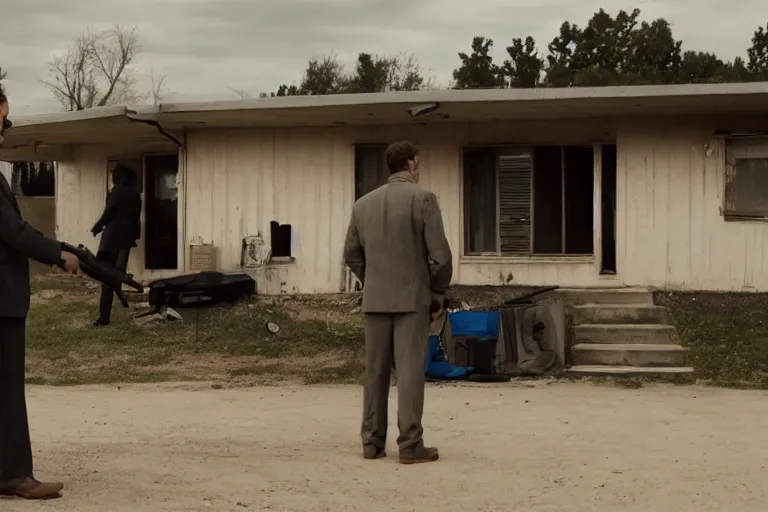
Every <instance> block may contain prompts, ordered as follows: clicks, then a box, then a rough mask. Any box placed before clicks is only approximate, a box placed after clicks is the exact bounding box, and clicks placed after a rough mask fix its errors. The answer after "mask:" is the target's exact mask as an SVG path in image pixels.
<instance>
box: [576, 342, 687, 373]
mask: <svg viewBox="0 0 768 512" xmlns="http://www.w3.org/2000/svg"><path fill="white" fill-rule="evenodd" d="M686 352H687V351H686V349H685V348H683V347H681V346H680V345H656V344H639V343H637V344H632V343H622V344H613V345H607V344H601V343H579V344H578V345H574V346H573V347H571V359H572V360H573V365H574V366H595V365H607V366H651V367H657V366H685V360H686V357H685V356H686Z"/></svg>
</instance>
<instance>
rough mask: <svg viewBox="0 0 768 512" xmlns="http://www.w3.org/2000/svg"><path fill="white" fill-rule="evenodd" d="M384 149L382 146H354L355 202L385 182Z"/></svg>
mask: <svg viewBox="0 0 768 512" xmlns="http://www.w3.org/2000/svg"><path fill="white" fill-rule="evenodd" d="M386 149H387V146H385V145H383V144H376V145H365V146H355V200H357V199H360V198H361V197H363V196H364V195H365V194H367V193H368V192H371V191H372V190H375V189H377V188H379V187H380V186H382V185H384V184H385V183H386V182H387V179H388V178H389V171H388V170H387V162H386V159H385V158H384V151H385V150H386Z"/></svg>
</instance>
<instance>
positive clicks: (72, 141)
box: [0, 106, 165, 161]
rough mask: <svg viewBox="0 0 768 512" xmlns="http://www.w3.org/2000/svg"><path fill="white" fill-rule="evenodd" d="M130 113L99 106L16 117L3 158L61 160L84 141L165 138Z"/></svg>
mask: <svg viewBox="0 0 768 512" xmlns="http://www.w3.org/2000/svg"><path fill="white" fill-rule="evenodd" d="M128 112H129V110H128V109H127V108H126V107H123V106H120V107H98V108H92V109H88V110H80V111H76V112H62V113H56V114H46V115H36V116H27V117H20V118H15V119H13V128H11V129H10V130H8V132H7V133H6V137H5V142H4V143H3V146H2V147H0V160H6V161H24V160H27V161H29V160H60V159H62V158H66V157H67V156H68V154H69V151H71V149H72V147H73V146H77V145H81V144H114V143H116V142H121V141H126V142H130V143H142V142H153V141H159V140H165V139H164V138H163V136H162V135H160V134H159V133H158V132H157V129H156V128H154V127H152V126H148V125H146V124H144V123H137V122H136V121H133V120H131V119H130V118H129V117H128V116H127V114H128ZM144 112H146V110H145V111H144Z"/></svg>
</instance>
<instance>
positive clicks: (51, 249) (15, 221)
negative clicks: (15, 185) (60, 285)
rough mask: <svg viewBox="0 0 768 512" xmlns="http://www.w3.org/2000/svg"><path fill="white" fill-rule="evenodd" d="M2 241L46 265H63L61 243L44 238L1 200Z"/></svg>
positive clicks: (0, 228)
mask: <svg viewBox="0 0 768 512" xmlns="http://www.w3.org/2000/svg"><path fill="white" fill-rule="evenodd" d="M0 240H2V241H3V242H5V244H6V245H7V246H8V247H10V248H11V249H13V250H14V251H16V252H18V253H21V254H23V255H24V256H26V257H27V258H31V259H33V260H35V261H39V262H40V263H43V264H46V265H58V264H59V263H61V243H59V242H57V241H56V240H52V239H50V238H47V237H45V236H43V235H42V234H41V233H40V232H39V231H37V230H36V229H35V228H33V227H32V226H30V225H29V223H28V222H26V221H25V220H23V219H21V218H20V217H19V216H18V215H17V214H16V212H15V211H14V210H13V209H12V208H11V206H10V204H8V202H7V201H5V200H3V199H2V198H0Z"/></svg>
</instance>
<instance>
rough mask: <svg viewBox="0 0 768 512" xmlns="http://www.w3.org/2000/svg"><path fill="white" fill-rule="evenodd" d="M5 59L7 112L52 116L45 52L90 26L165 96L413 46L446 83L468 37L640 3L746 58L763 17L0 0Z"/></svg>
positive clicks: (544, 8)
mask: <svg viewBox="0 0 768 512" xmlns="http://www.w3.org/2000/svg"><path fill="white" fill-rule="evenodd" d="M2 3H3V8H2V12H0V19H2V25H0V66H1V67H2V68H3V70H4V71H7V72H8V75H9V78H8V80H7V81H6V88H7V89H8V93H9V95H10V97H11V101H12V108H13V110H14V114H16V115H19V114H27V113H41V112H48V111H57V110H59V107H58V105H57V103H56V102H55V101H54V99H53V97H52V95H51V93H50V92H49V91H48V90H47V89H46V88H45V86H44V85H42V84H41V83H40V81H39V79H40V78H45V77H46V75H47V73H48V71H47V62H48V60H49V59H50V57H51V55H52V54H55V53H57V52H63V51H64V50H65V49H66V48H67V46H68V45H70V44H71V42H72V41H73V39H74V38H75V37H77V36H78V35H79V34H81V33H82V32H84V31H85V30H86V29H88V28H91V29H93V30H98V29H104V28H109V27H110V26H112V25H114V24H116V23H120V24H125V25H132V26H136V27H137V29H138V33H139V37H140V41H141V44H142V47H143V51H142V53H141V55H140V59H139V60H138V62H137V63H136V66H135V69H136V71H137V72H140V73H149V71H150V70H152V69H154V70H155V71H156V72H162V73H165V74H167V84H168V88H169V90H170V92H173V93H174V94H173V95H172V96H171V97H170V98H169V99H171V100H175V101H178V100H184V101H197V100H211V99H236V96H235V95H234V94H233V93H232V92H230V91H229V90H228V89H227V87H233V88H237V89H241V90H246V91H249V92H250V93H253V94H254V95H255V94H258V93H259V92H260V91H272V90H275V89H276V88H277V86H278V85H280V84H281V83H289V84H290V83H292V82H296V81H298V80H299V79H300V77H301V74H302V71H303V69H304V68H305V66H306V63H307V60H308V59H309V57H311V56H312V55H319V54H324V53H329V52H331V51H335V52H336V53H337V54H338V55H339V57H340V58H341V59H342V60H343V61H344V62H346V63H348V64H350V65H351V64H352V62H353V61H354V59H355V58H356V55H357V53H358V52H363V51H364V52H368V53H379V54H384V53H399V52H407V53H414V54H415V55H416V56H417V58H418V59H419V60H420V62H421V64H422V67H424V68H425V69H429V70H430V71H431V74H432V75H433V76H434V77H435V78H436V79H437V81H438V82H439V83H441V84H444V85H447V83H448V82H449V80H450V79H451V72H452V70H453V69H454V68H455V67H456V65H457V63H458V60H459V59H458V57H457V53H458V52H460V51H468V49H469V45H470V42H471V39H472V37H473V36H475V35H483V36H486V37H490V38H492V39H493V40H494V42H495V44H496V48H495V50H496V51H495V57H496V58H498V59H503V54H504V53H505V52H504V48H505V47H506V46H507V45H508V43H509V41H510V40H511V39H512V38H513V37H524V36H526V35H528V34H530V35H533V36H534V37H535V39H536V41H537V43H538V44H539V47H540V50H541V51H542V53H545V52H546V44H547V43H548V42H549V41H550V40H551V39H552V38H553V37H554V36H555V35H556V34H557V30H558V27H559V26H560V24H561V23H562V22H563V21H564V20H569V21H572V22H575V23H577V24H579V25H582V26H583V25H584V24H585V22H586V21H587V19H588V18H589V17H590V16H591V14H592V13H593V12H595V11H596V10H597V9H598V8H600V7H603V8H605V9H606V10H608V11H609V12H611V13H612V14H615V13H616V12H618V10H619V9H622V8H623V9H626V10H631V8H632V7H639V8H640V9H641V10H642V17H643V19H648V20H650V19H652V18H656V17H665V18H666V19H667V20H669V21H670V22H671V23H672V24H673V28H674V33H675V36H676V37H677V38H678V39H682V40H683V44H684V47H685V48H686V49H697V50H703V51H713V52H716V53H717V54H718V56H720V57H721V58H727V59H732V58H733V57H735V56H737V55H742V56H743V55H745V54H746V49H747V47H749V46H750V39H751V37H752V33H753V32H754V30H755V29H756V28H757V27H758V26H759V25H761V24H762V25H765V23H766V21H768V7H766V0H733V1H731V2H729V1H726V0H636V1H635V2H625V1H622V0H602V1H599V0H580V1H576V0H410V1H406V0H98V1H97V0H66V1H63V0H23V1H22V0H8V1H4V0H3V2H2Z"/></svg>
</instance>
